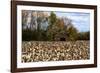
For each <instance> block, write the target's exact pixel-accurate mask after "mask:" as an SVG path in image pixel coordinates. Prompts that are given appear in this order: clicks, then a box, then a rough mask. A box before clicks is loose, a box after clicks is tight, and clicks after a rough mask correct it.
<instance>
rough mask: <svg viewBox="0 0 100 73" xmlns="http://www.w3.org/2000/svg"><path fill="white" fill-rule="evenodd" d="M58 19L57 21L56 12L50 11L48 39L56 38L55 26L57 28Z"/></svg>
mask: <svg viewBox="0 0 100 73" xmlns="http://www.w3.org/2000/svg"><path fill="white" fill-rule="evenodd" d="M56 21H57V17H56V14H55V13H54V12H51V13H50V16H49V22H48V24H49V25H48V27H47V36H48V40H53V39H54V35H55V31H56V30H55V28H56V26H55V25H56Z"/></svg>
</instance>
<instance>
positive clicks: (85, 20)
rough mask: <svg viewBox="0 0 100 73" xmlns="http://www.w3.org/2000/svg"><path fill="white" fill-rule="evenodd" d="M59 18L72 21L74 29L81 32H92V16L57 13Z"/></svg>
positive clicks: (87, 14) (77, 13)
mask: <svg viewBox="0 0 100 73" xmlns="http://www.w3.org/2000/svg"><path fill="white" fill-rule="evenodd" d="M55 14H56V15H57V16H58V17H68V18H69V19H71V20H72V23H73V25H74V27H76V28H77V29H78V30H79V31H80V32H85V31H89V30H90V14H89V13H79V12H55Z"/></svg>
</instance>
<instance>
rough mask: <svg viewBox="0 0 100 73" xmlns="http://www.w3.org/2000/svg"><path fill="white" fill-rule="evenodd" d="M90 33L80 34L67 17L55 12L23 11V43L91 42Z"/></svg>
mask: <svg viewBox="0 0 100 73" xmlns="http://www.w3.org/2000/svg"><path fill="white" fill-rule="evenodd" d="M89 39H90V32H89V31H87V32H79V31H78V30H77V28H75V27H74V26H73V24H72V21H71V19H69V18H67V17H57V16H56V14H55V13H54V12H50V15H48V13H45V12H42V11H22V41H76V40H89Z"/></svg>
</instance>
